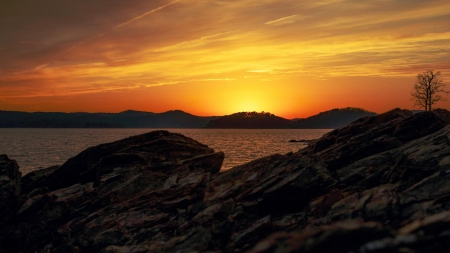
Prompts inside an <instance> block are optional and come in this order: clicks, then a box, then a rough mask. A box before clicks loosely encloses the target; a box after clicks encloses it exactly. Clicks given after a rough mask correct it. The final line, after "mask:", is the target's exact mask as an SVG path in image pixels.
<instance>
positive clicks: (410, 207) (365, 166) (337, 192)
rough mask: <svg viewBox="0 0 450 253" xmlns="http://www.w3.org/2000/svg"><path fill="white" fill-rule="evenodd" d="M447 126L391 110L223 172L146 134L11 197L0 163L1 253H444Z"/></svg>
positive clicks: (179, 142)
mask: <svg viewBox="0 0 450 253" xmlns="http://www.w3.org/2000/svg"><path fill="white" fill-rule="evenodd" d="M449 123H450V112H448V111H445V110H435V111H432V112H424V113H418V114H414V115H413V114H412V113H411V112H409V111H404V110H399V109H396V110H393V111H390V112H387V113H385V114H381V115H378V116H372V117H366V118H363V119H360V120H357V121H355V122H353V123H352V124H350V125H348V126H347V127H344V128H342V129H338V130H334V131H332V132H330V133H328V134H326V135H325V136H323V137H322V138H320V139H318V140H315V141H313V142H312V143H310V145H309V147H307V148H305V149H302V150H299V151H298V152H296V153H289V154H285V155H280V154H275V155H272V156H268V157H264V158H261V159H258V160H255V161H252V162H250V163H247V164H243V165H241V166H237V167H234V168H232V169H230V170H227V171H222V172H219V170H220V167H221V164H222V161H223V157H224V154H223V153H221V152H217V153H215V152H214V151H213V150H212V149H209V148H208V147H207V146H205V145H202V144H200V143H198V142H196V141H194V140H192V139H189V138H186V137H184V136H182V135H179V134H172V133H169V132H166V131H155V132H151V133H148V134H144V135H140V136H134V137H130V138H127V139H124V140H121V141H117V142H114V143H109V144H103V145H99V146H96V147H92V148H89V149H87V150H85V151H83V152H82V153H80V154H79V155H78V156H76V157H74V158H72V159H70V160H68V161H67V162H66V163H65V164H63V165H62V166H60V167H58V166H55V167H51V168H48V169H46V170H42V171H37V172H34V173H30V174H28V175H26V176H24V178H23V179H22V186H21V193H20V194H19V193H18V191H17V189H19V188H18V187H19V186H20V174H18V170H17V165H15V163H14V162H13V161H10V160H9V159H7V158H6V156H2V157H0V158H1V159H0V168H6V167H8V166H10V167H8V168H13V169H12V171H14V172H13V173H10V174H8V177H7V178H6V177H4V176H3V175H4V174H3V171H4V169H1V171H2V174H1V175H2V181H0V183H2V184H1V185H0V186H1V187H2V188H1V189H2V192H1V194H2V195H1V199H0V201H2V202H1V204H2V205H1V212H2V218H1V219H0V252H105V253H106V252H108V253H113V252H117V253H118V252H253V253H256V252H259V253H262V252H264V253H266V252H267V253H268V252H363V253H368V252H450V251H449V250H448V249H449V248H450V183H449V182H450V124H449ZM4 161H5V162H4ZM3 164H13V165H8V166H6V165H5V166H3ZM2 166H3V167H2ZM11 166H12V167H11ZM10 170H11V169H10ZM10 175H12V176H10ZM18 175H19V176H18ZM4 185H8V186H7V187H6V186H5V187H4ZM3 189H9V190H6V191H5V190H3ZM13 189H15V190H13ZM3 203H8V204H3Z"/></svg>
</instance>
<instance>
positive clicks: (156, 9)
mask: <svg viewBox="0 0 450 253" xmlns="http://www.w3.org/2000/svg"><path fill="white" fill-rule="evenodd" d="M179 1H180V0H176V1H173V2H170V3H168V4H165V5H163V6H160V7H158V8H155V9H153V10H150V11H147V12H145V13H144V14H142V15H139V16H137V17H134V18H132V19H130V20H128V21H126V22H123V23H121V24H119V25H116V26H115V27H114V29H116V28H119V27H122V26H125V25H128V24H130V23H131V22H134V21H136V20H138V19H141V18H143V17H145V16H147V15H150V14H152V13H155V12H157V11H160V10H162V9H164V8H166V7H167V6H169V5H172V4H174V3H178V2H179Z"/></svg>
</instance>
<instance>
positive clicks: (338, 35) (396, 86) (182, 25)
mask: <svg viewBox="0 0 450 253" xmlns="http://www.w3.org/2000/svg"><path fill="white" fill-rule="evenodd" d="M426 70H435V71H440V72H441V79H442V80H443V81H444V82H445V83H447V84H448V85H447V90H450V1H448V0H427V1H424V0H302V1H298V0H284V1H281V0H240V1H234V0H233V1H231V0H218V1H213V0H208V1H207V0H174V1H172V0H152V1H148V0H127V1H123V0H96V1H87V0H65V1H61V0H45V1H38V0H14V1H1V2H0V110H11V111H30V112H34V111H63V112H80V111H84V112H120V111H125V110H129V109H131V110H140V111H151V112H164V111H168V110H175V109H181V110H184V111H186V112H189V113H192V114H195V115H201V116H211V115H226V114H231V113H235V112H240V111H258V112H260V111H266V112H271V113H273V114H276V115H278V116H282V117H286V118H300V117H307V116H311V115H314V114H317V113H319V112H321V111H326V110H330V109H333V108H343V107H360V108H364V109H366V110H370V111H374V112H378V113H382V112H385V111H388V110H390V109H393V108H397V107H400V108H405V109H419V108H418V107H415V108H414V107H413V105H414V101H412V100H411V95H410V92H411V91H412V87H413V85H414V83H415V80H416V76H417V74H420V73H422V72H425V71H426ZM435 107H441V108H446V109H450V101H443V102H439V103H437V104H436V106H435Z"/></svg>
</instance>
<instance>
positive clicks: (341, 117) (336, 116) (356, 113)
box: [293, 107, 376, 129]
mask: <svg viewBox="0 0 450 253" xmlns="http://www.w3.org/2000/svg"><path fill="white" fill-rule="evenodd" d="M374 115H376V113H374V112H370V111H367V110H364V109H361V108H352V107H347V108H342V109H337V108H336V109H332V110H329V111H325V112H321V113H319V114H317V115H314V116H311V117H308V118H306V119H295V120H293V127H294V128H305V129H311V128H316V129H336V128H341V127H344V126H346V125H348V124H350V123H351V122H353V121H355V120H357V119H360V118H363V117H367V116H374Z"/></svg>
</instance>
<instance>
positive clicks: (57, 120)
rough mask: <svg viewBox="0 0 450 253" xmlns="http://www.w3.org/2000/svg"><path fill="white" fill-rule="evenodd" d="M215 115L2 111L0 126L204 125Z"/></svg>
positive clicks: (185, 126)
mask: <svg viewBox="0 0 450 253" xmlns="http://www.w3.org/2000/svg"><path fill="white" fill-rule="evenodd" d="M215 118H216V117H199V116H195V115H192V114H189V113H186V112H183V111H168V112H164V113H152V112H140V111H132V110H128V111H124V112H120V113H84V112H81V113H62V112H33V113H29V112H14V111H0V127H18V128H27V127H29V128H31V127H35V128H85V127H97V128H110V127H114V128H120V127H130V128H202V127H204V126H206V124H207V123H208V122H209V121H210V120H211V119H215Z"/></svg>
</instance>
